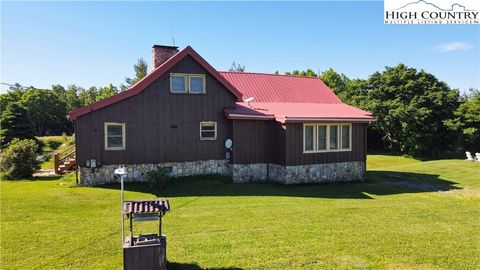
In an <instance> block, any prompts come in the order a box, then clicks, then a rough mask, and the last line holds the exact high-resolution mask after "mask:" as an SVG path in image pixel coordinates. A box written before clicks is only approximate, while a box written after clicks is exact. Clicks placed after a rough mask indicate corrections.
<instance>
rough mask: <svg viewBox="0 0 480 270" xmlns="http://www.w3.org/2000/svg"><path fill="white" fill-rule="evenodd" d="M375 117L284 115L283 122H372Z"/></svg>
mask: <svg viewBox="0 0 480 270" xmlns="http://www.w3.org/2000/svg"><path fill="white" fill-rule="evenodd" d="M375 121H377V119H376V118H373V117H372V118H342V117H286V118H285V123H308V122H342V123H343V122H345V123H368V124H370V123H372V122H375Z"/></svg>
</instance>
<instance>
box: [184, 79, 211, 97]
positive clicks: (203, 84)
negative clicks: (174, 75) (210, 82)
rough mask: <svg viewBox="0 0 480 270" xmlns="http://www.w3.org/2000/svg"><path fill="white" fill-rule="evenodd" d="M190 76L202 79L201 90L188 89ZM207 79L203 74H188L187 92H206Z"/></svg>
mask: <svg viewBox="0 0 480 270" xmlns="http://www.w3.org/2000/svg"><path fill="white" fill-rule="evenodd" d="M192 78H201V79H202V80H203V83H202V86H203V89H202V92H192V91H191V90H190V85H191V82H190V81H191V79H192ZM206 89H207V80H206V78H205V74H188V93H190V94H194V95H195V94H205V93H206V92H207V90H206Z"/></svg>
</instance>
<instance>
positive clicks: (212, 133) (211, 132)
mask: <svg viewBox="0 0 480 270" xmlns="http://www.w3.org/2000/svg"><path fill="white" fill-rule="evenodd" d="M216 139H217V122H211V121H209V122H207V121H205V122H200V140H216Z"/></svg>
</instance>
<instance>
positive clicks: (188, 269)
mask: <svg viewBox="0 0 480 270" xmlns="http://www.w3.org/2000/svg"><path fill="white" fill-rule="evenodd" d="M168 269H169V270H242V268H238V267H214V268H202V267H200V266H199V265H198V264H197V263H176V262H168Z"/></svg>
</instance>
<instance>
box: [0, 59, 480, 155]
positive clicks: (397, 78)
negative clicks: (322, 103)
mask: <svg viewBox="0 0 480 270" xmlns="http://www.w3.org/2000/svg"><path fill="white" fill-rule="evenodd" d="M232 70H236V71H244V70H245V66H242V65H239V64H233V65H232ZM134 71H135V76H134V77H133V78H126V79H125V84H122V85H120V86H119V87H116V86H113V85H112V84H109V85H108V86H104V87H89V88H82V87H78V86H75V85H69V86H67V87H66V88H65V87H63V86H61V85H53V86H52V87H51V89H37V88H35V87H27V88H25V87H21V86H20V85H18V84H17V85H15V86H13V87H12V89H11V90H10V91H8V92H7V93H5V94H1V95H0V121H1V129H0V145H1V146H2V147H3V146H4V145H6V144H7V143H8V142H9V141H11V140H12V139H13V138H34V136H45V135H60V134H62V133H67V134H71V133H73V125H72V122H71V121H69V120H68V119H67V117H66V115H67V114H68V112H69V111H71V110H73V109H75V108H79V107H82V106H85V105H88V104H91V103H93V102H96V101H99V100H102V99H104V98H107V97H110V96H112V95H115V94H117V93H119V92H121V91H124V90H125V89H127V88H128V87H129V86H131V85H133V84H135V83H136V82H137V81H138V80H140V79H141V78H143V77H144V76H145V75H146V74H147V65H146V64H145V61H143V59H139V60H138V63H137V64H136V65H134ZM275 73H276V74H279V72H278V71H276V72H275ZM285 74H287V75H291V76H307V77H319V78H321V79H322V80H323V81H324V82H325V84H327V85H328V86H329V87H330V88H331V89H332V90H333V91H334V92H335V94H337V96H338V97H339V98H340V99H341V100H342V101H343V102H345V103H347V104H350V105H352V106H355V107H358V108H361V109H364V110H367V111H369V112H372V113H373V114H374V116H375V117H376V118H377V121H376V122H374V123H372V124H371V125H369V127H368V147H369V151H375V150H378V151H388V152H394V153H403V154H410V155H416V156H438V155H440V154H444V153H460V152H463V151H465V150H470V151H479V152H480V139H479V138H480V93H479V91H478V89H477V90H475V89H471V90H470V91H469V92H468V93H464V94H460V92H459V91H458V90H457V89H452V88H450V87H449V86H448V85H447V84H446V83H445V82H442V81H440V80H438V79H437V78H436V77H435V76H433V75H432V74H430V73H428V72H426V71H424V70H417V69H415V68H411V67H408V66H406V65H403V64H399V65H397V66H395V67H386V68H385V69H384V70H383V71H377V72H375V73H373V74H372V75H370V76H369V77H368V78H367V79H352V78H348V77H347V76H346V75H345V74H342V73H339V72H336V71H334V70H333V69H328V70H326V71H324V72H322V73H321V74H317V73H316V72H314V71H313V70H311V69H307V70H304V71H299V70H293V71H292V72H285Z"/></svg>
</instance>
